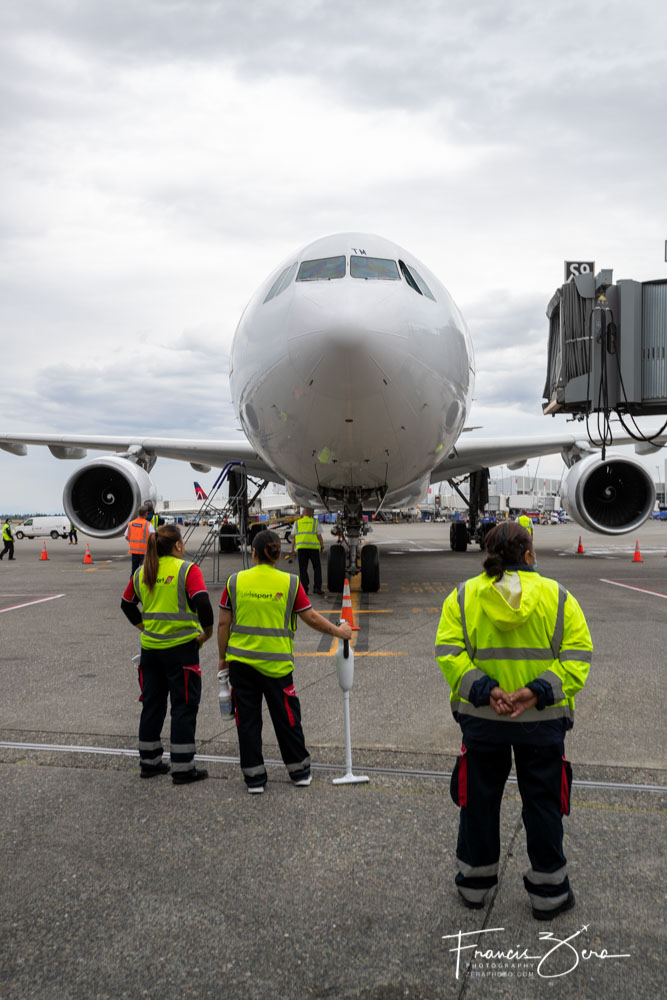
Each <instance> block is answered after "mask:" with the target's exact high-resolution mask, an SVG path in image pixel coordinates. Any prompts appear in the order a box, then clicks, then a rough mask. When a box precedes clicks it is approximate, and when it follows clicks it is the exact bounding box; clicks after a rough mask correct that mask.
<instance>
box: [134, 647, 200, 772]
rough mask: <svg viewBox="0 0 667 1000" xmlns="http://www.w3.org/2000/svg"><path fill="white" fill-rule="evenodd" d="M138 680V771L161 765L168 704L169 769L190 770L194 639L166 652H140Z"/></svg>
mask: <svg viewBox="0 0 667 1000" xmlns="http://www.w3.org/2000/svg"><path fill="white" fill-rule="evenodd" d="M139 681H140V684H141V692H142V695H143V700H142V710H141V718H140V720H139V760H140V764H141V767H142V768H150V767H155V766H156V765H157V764H160V763H161V762H162V739H161V735H160V734H161V733H162V725H163V723H164V720H165V716H166V714H167V703H168V702H171V737H170V743H171V746H170V752H171V769H172V772H173V771H191V770H192V768H193V767H194V756H195V749H196V747H195V729H196V726H197V711H198V709H199V701H200V699H201V668H200V666H199V645H198V643H196V642H195V641H194V640H193V641H191V642H184V643H182V644H181V645H180V646H170V647H169V648H168V649H142V650H141V662H140V664H139Z"/></svg>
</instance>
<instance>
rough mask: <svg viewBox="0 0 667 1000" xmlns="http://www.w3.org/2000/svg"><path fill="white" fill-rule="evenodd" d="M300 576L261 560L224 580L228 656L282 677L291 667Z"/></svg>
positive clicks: (272, 675)
mask: <svg viewBox="0 0 667 1000" xmlns="http://www.w3.org/2000/svg"><path fill="white" fill-rule="evenodd" d="M298 589H299V577H298V576H296V575H294V574H293V573H283V572H282V571H281V570H279V569H275V567H273V566H269V565H267V564H266V563H260V564H259V565H258V566H253V567H252V569H244V570H241V571H240V572H239V573H233V574H232V576H230V578H229V580H227V595H228V597H229V602H230V604H231V606H232V623H231V628H230V633H229V644H228V646H227V659H229V660H240V662H241V663H247V664H249V665H250V666H251V667H254V669H255V670H258V671H259V672H260V674H266V675H267V676H268V677H284V676H285V675H286V674H289V673H290V672H291V671H292V669H293V667H294V632H295V629H296V614H295V612H294V602H295V601H296V595H297V591H298Z"/></svg>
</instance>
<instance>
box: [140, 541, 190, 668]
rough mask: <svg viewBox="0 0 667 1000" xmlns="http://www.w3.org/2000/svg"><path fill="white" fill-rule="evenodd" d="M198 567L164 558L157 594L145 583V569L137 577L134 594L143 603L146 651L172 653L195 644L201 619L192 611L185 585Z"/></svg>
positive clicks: (156, 588) (155, 589)
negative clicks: (172, 648) (192, 643)
mask: <svg viewBox="0 0 667 1000" xmlns="http://www.w3.org/2000/svg"><path fill="white" fill-rule="evenodd" d="M192 566H194V563H189V562H185V561H184V560H183V559H177V558H176V557H175V556H162V557H161V559H160V562H159V564H158V571H157V579H156V581H155V587H154V588H153V590H149V589H148V587H147V586H146V584H145V583H144V567H143V566H140V567H139V569H138V570H136V571H135V574H134V577H133V583H134V592H135V594H136V595H137V597H138V598H139V600H140V601H141V617H142V620H143V623H144V629H143V632H142V633H141V646H142V648H143V649H168V648H169V647H170V646H180V645H182V644H183V643H184V642H191V641H192V640H193V639H196V638H197V636H198V635H199V634H200V632H201V626H200V624H199V619H198V618H197V615H196V614H195V612H194V611H191V610H190V608H189V607H188V596H187V592H186V589H185V581H186V579H187V575H188V573H189V572H190V568H191V567H192Z"/></svg>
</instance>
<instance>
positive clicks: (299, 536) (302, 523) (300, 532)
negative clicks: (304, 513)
mask: <svg viewBox="0 0 667 1000" xmlns="http://www.w3.org/2000/svg"><path fill="white" fill-rule="evenodd" d="M294 548H295V549H319V548H320V540H319V538H318V537H317V518H315V517H300V518H299V520H298V521H296V522H295V524H294Z"/></svg>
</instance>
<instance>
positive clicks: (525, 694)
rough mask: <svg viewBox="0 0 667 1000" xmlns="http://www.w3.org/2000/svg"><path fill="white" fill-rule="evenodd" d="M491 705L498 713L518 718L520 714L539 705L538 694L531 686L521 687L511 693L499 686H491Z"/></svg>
mask: <svg viewBox="0 0 667 1000" xmlns="http://www.w3.org/2000/svg"><path fill="white" fill-rule="evenodd" d="M490 699H491V707H492V708H493V710H494V712H495V713H496V715H509V717H510V718H511V719H516V717H517V716H518V715H521V713H522V712H525V711H526V709H528V708H534V707H535V705H537V695H536V694H533V692H532V691H531V690H530V688H527V687H520V688H517V689H516V691H513V692H512V693H511V694H510V693H508V692H507V691H503V689H502V688H501V687H499V686H496V687H494V688H491V695H490Z"/></svg>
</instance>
